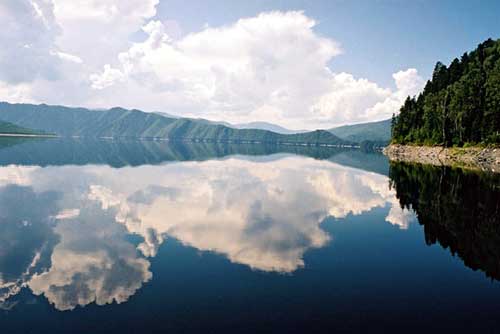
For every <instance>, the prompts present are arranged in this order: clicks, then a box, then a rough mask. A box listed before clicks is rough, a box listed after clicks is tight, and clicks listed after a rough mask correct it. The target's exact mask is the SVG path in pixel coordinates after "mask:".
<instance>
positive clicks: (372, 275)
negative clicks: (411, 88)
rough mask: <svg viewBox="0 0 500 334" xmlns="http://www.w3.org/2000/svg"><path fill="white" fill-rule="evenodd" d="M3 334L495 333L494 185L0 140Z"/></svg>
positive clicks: (159, 147)
mask: <svg viewBox="0 0 500 334" xmlns="http://www.w3.org/2000/svg"><path fill="white" fill-rule="evenodd" d="M0 165H1V166H0V283H1V288H0V301H1V304H0V305H1V308H2V310H1V311H0V325H1V326H2V327H1V330H2V333H4V332H5V333H14V332H30V333H38V332H42V333H55V332H64V333H66V332H67V333H74V332H84V333H90V332H105V333H129V332H136V333H147V332H162V333H163V332H174V333H177V332H182V333H191V332H194V333H198V332H209V333H220V332H230V333H242V332H245V333H255V332H259V333H260V332H280V333H291V332H305V333H311V332H360V331H363V332H366V331H369V332H396V331H397V332H401V331H404V332H420V331H424V330H425V331H428V332H438V331H440V332H442V331H445V332H448V331H452V330H453V331H455V332H470V331H473V330H476V331H477V330H483V331H490V332H496V331H497V329H498V328H499V327H498V326H499V325H500V318H499V317H498V314H499V311H500V285H499V281H498V280H499V279H500V221H499V213H500V181H499V177H498V176H497V175H488V174H482V173H472V172H466V171H462V170H459V169H450V168H434V167H423V166H418V165H408V164H395V163H392V164H389V162H388V161H387V160H386V159H385V157H384V156H382V155H380V154H376V153H363V152H360V151H355V150H354V151H339V150H331V149H319V148H309V149H307V148H300V149H299V148H279V147H246V146H240V147H238V146H232V147H227V146H210V145H201V144H200V145H188V144H185V143H177V144H174V143H170V144H168V145H167V144H166V143H154V142H145V143H140V142H128V143H123V142H98V141H97V142H68V141H59V140H52V141H51V140H48V141H12V140H10V141H4V142H2V143H0Z"/></svg>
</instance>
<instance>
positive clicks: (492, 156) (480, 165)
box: [383, 144, 500, 173]
mask: <svg viewBox="0 0 500 334" xmlns="http://www.w3.org/2000/svg"><path fill="white" fill-rule="evenodd" d="M383 153H384V154H385V155H386V156H387V157H388V158H389V160H392V161H403V162H416V163H421V164H426V165H433V166H452V167H461V168H466V169H475V170H482V171H487V172H493V173H500V148H481V147H467V148H463V147H441V146H412V145H400V144H392V145H389V146H387V147H386V148H384V150H383Z"/></svg>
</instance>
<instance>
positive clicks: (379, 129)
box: [328, 119, 391, 143]
mask: <svg viewBox="0 0 500 334" xmlns="http://www.w3.org/2000/svg"><path fill="white" fill-rule="evenodd" d="M328 131H330V132H331V133H333V134H334V135H336V136H337V137H339V138H341V139H344V140H348V141H353V142H357V143H361V142H364V141H376V142H386V143H388V142H389V141H390V140H391V120H390V119H387V120H384V121H379V122H371V123H362V124H354V125H344V126H340V127H337V128H333V129H330V130H328Z"/></svg>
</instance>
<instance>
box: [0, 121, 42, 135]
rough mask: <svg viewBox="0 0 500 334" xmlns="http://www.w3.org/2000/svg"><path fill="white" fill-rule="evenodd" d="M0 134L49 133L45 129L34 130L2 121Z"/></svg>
mask: <svg viewBox="0 0 500 334" xmlns="http://www.w3.org/2000/svg"><path fill="white" fill-rule="evenodd" d="M0 134H3V135H5V134H7V135H47V133H44V132H43V131H38V130H32V129H27V128H23V127H20V126H17V125H15V124H12V123H9V122H2V121H0Z"/></svg>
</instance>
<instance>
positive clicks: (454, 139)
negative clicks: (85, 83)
mask: <svg viewBox="0 0 500 334" xmlns="http://www.w3.org/2000/svg"><path fill="white" fill-rule="evenodd" d="M392 140H393V142H395V143H402V144H405V143H417V144H426V145H437V144H439V145H444V146H451V145H456V146H462V145H465V144H467V145H474V144H479V143H483V144H500V40H496V41H493V40H491V39H488V40H487V41H485V42H483V43H481V44H479V46H478V47H477V48H476V49H475V50H474V51H472V52H469V53H464V54H463V55H462V57H461V58H460V59H458V58H455V59H454V60H453V61H452V62H451V64H450V65H449V66H446V65H444V64H443V63H441V62H438V63H437V64H436V66H435V68H434V73H433V75H432V79H431V80H429V81H428V82H427V84H426V85H425V88H424V91H423V92H422V93H421V94H420V95H418V96H417V97H408V98H407V99H406V101H405V103H404V105H403V106H402V107H401V112H400V114H399V116H398V117H397V118H395V119H394V127H393V137H392Z"/></svg>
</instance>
